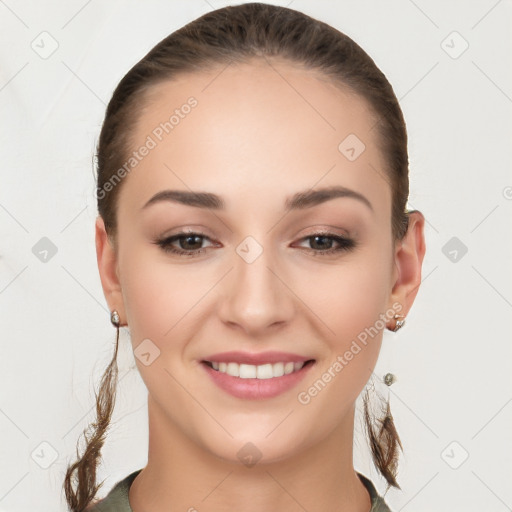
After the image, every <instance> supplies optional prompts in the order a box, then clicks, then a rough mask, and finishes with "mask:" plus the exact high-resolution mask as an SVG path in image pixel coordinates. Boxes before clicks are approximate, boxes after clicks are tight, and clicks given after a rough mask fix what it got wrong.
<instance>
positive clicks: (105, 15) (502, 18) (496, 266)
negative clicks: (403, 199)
mask: <svg viewBox="0 0 512 512" xmlns="http://www.w3.org/2000/svg"><path fill="white" fill-rule="evenodd" d="M233 3H239V2H233ZM276 3H279V4H281V5H288V6H289V7H291V8H295V9H297V10H301V11H303V12H305V13H307V14H309V15H311V16H314V17H316V18H319V19H321V20H323V21H326V22H328V23H330V24H332V25H333V26H335V27H336V28H338V29H339V30H341V31H342V32H345V33H347V34H348V35H349V36H351V37H352V38H353V39H355V41H356V42H358V43H359V44H360V45H361V46H362V47H363V48H364V49H365V50H366V51H367V52H368V53H369V54H370V55H371V56H372V58H373V59H374V60H375V62H376V63H377V65H378V66H379V67H380V68H381V69H382V70H383V71H384V73H385V74H386V76H387V77H388V79H389V80H390V82H391V83H392V85H393V87H394V89H395V92H396V94H397V97H398V98H399V99H400V102H401V106H402V109H403V111H404V115H405V118H406V121H407V125H408V132H409V138H410V145H409V151H410V163H411V166H410V168H411V193H410V202H409V207H410V208H416V209H419V210H421V211H422V212H423V213H424V214H425V216H426V219H427V226H426V239H427V254H426V257H425V262H424V270H423V272H424V273H423V276H424V282H423V284H422V286H421V288H420V291H419V294H418V297H417V300H416V303H415V305H414V306H413V309H412V311H411V314H410V315H409V317H408V319H407V324H406V326H405V327H404V328H403V329H402V330H401V331H400V332H399V333H396V334H393V333H386V334H385V337H384V341H383V348H382V353H381V359H380V360H379V363H378V367H377V370H376V373H377V374H383V373H385V372H386V371H392V372H393V373H395V374H396V375H397V377H398V381H397V382H396V383H395V384H394V385H393V386H392V387H391V388H389V389H390V392H391V405H392V411H393V414H394V416H395V421H396V425H397V428H398V431H399V433H400V435H401V439H402V442H403V445H404V455H403V456H402V457H401V459H400V469H399V476H398V479H399V482H400V484H401V487H402V491H398V490H395V489H391V490H390V491H389V492H388V494H387V495H386V501H387V502H388V504H389V505H390V506H391V508H392V509H393V510H394V511H400V510H403V511H405V512H408V511H413V510H414V511H416V512H426V511H429V512H430V511H434V510H435V511H436V512H442V511H465V512H470V511H480V510H486V511H496V512H501V511H505V510H511V507H512V486H510V482H511V481H512V440H511V432H512V429H511V426H512V383H511V378H510V376H511V374H512V364H511V352H512V348H511V347H512V343H511V336H510V335H511V325H512V324H511V312H512V287H511V270H512V266H511V261H512V258H511V256H512V255H511V246H512V244H511V236H510V233H512V230H511V224H512V222H511V218H512V216H511V213H512V188H511V187H512V175H511V149H510V148H511V139H510V135H511V133H512V132H511V119H512V117H511V111H512V83H511V82H512V80H511V75H512V72H511V62H512V61H511V59H510V56H511V51H510V50H511V30H510V26H511V19H512V6H511V2H510V1H507V0H502V1H496V0H481V1H468V0H464V1H463V0H460V1H453V0H451V1H442V0H436V1H432V0H430V1H427V0H415V1H414V2H413V1H412V0H393V1H381V0H373V1H370V0H364V1H361V0H357V1H356V0H351V1H348V0H343V1H337V2H334V1H331V2H329V1H326V0H322V1H318V0H317V1H305V0H294V1H292V2H289V0H287V1H284V2H276ZM224 5H227V2H224V1H223V2H220V1H219V2H214V1H212V0H210V1H209V2H206V1H205V0H191V1H188V2H184V1H181V2H178V1H175V0H174V1H170V0H167V1H145V2H142V1H140V2H135V1H127V0H124V1H117V2H115V1H110V2H101V1H100V0H90V1H84V0H73V1H67V2H56V1H53V2H52V1H41V2H28V1H21V0H18V1H15V0H1V1H0V59H1V60H0V109H1V110H0V112H1V131H0V137H1V151H2V153H1V165H0V172H1V186H0V229H1V232H0V237H1V238H0V240H1V246H0V251H1V254H0V255H1V259H0V308H1V324H0V329H1V332H0V337H1V356H0V375H1V392H0V393H1V398H0V432H1V436H0V511H15V512H17V511H24V512H25V511H27V512H28V511H32V510H37V511H41V512H44V511H52V512H55V511H57V510H62V511H64V510H66V507H65V505H64V497H63V496H64V495H63V492H62V480H63V477H64V472H65V468H66V466H67V464H68V463H69V462H70V460H72V459H73V460H74V452H75V444H76V441H77V438H78V436H79V434H80V433H81V432H82V430H83V428H84V427H85V426H86V425H87V424H88V422H89V421H91V420H93V419H94V415H93V412H94V395H93V391H92V390H93V387H94V386H96V385H97V383H98V380H99V377H100V376H101V373H102V372H103V370H104V368H105V366H106V364H107V363H108V361H109V360H110V357H111V354H112V349H113V346H114V345H113V343H114V330H113V329H112V326H111V325H110V321H109V314H108V309H107V305H106V302H105V300H104V298H103V293H102V289H101V285H100V280H99V276H98V271H97V266H96V255H95V249H94V220H95V217H96V204H95V197H94V186H95V183H94V174H93V161H92V158H93V154H94V151H95V145H96V142H97V137H98V134H99V130H100V126H101V123H102V120H103V115H104V111H105V106H106V103H107V102H108V100H109V99H110V96H111V94H112V91H113V89H114V87H115V86H116V85H117V83H118V81H119V80H120V79H121V78H122V76H123V75H124V74H125V73H126V72H127V71H128V69H129V68H130V67H131V66H132V65H133V64H134V63H135V62H137V61H138V60H139V59H140V58H141V57H143V56H144V55H145V54H146V53H147V51H149V50H150V49H151V48H152V47H153V46H154V44H156V43H157V42H158V41H160V40H161V39H162V38H163V37H165V36H167V35H168V34H169V33H170V32H172V31H174V30H175V29H177V28H179V27H181V26H182V25H184V24H185V23H186V22H188V21H191V20H192V19H194V18H196V17H198V16H199V15H201V14H204V13H206V12H207V11H209V10H211V9H212V8H218V7H222V6H224ZM44 31H46V32H48V33H49V34H50V35H51V36H50V38H49V36H48V35H42V36H41V35H40V34H41V33H42V32H44ZM453 31H457V32H458V33H459V34H460V36H461V37H459V36H457V35H453V34H452V32H453ZM43 37H44V38H46V39H45V43H44V44H45V48H47V49H48V48H51V38H53V39H54V40H55V41H56V42H57V43H58V48H57V49H56V51H55V52H54V53H53V54H52V55H50V56H47V58H42V57H41V56H40V55H39V54H38V53H37V52H36V51H35V50H34V49H33V48H32V46H31V45H33V46H36V45H39V47H42V46H43V44H42V43H41V38H43ZM33 41H34V43H33ZM443 41H444V43H443ZM464 41H466V42H467V44H469V47H468V48H467V50H466V51H464V53H462V54H461V55H458V53H459V52H460V51H461V50H462V49H463V48H464V44H465V42H464ZM39 51H42V50H39ZM450 52H451V55H450V54H449V53H450ZM454 56H457V58H454ZM43 237H47V238H49V239H50V240H51V241H52V243H53V244H55V246H56V249H57V252H56V254H55V255H54V256H53V257H51V258H49V259H48V261H46V262H43V261H41V260H40V259H39V258H38V257H36V255H35V254H34V253H33V250H32V248H33V247H34V246H35V245H36V244H37V243H38V241H39V240H40V239H41V238H43ZM452 237H457V239H458V240H459V241H460V242H457V243H458V244H459V245H460V243H463V244H464V245H465V246H466V247H467V249H468V250H467V253H466V254H465V255H463V256H461V254H462V253H461V252H460V250H459V252H458V253H457V259H456V261H452V260H453V258H454V256H453V255H454V254H455V253H453V252H452V255H451V256H450V257H447V256H446V255H445V254H444V253H443V247H444V246H445V244H446V243H447V242H448V241H449V240H450V239H452ZM448 248H449V249H450V246H448ZM450 250H451V249H450ZM445 252H448V250H446V249H445ZM122 334H123V337H122V339H121V342H122V343H121V344H122V346H123V347H124V349H125V350H123V351H122V353H121V354H120V377H122V380H121V382H120V385H119V392H118V400H117V406H116V411H115V415H114V422H113V424H112V429H111V431H110V434H109V436H108V440H107V443H106V445H105V448H104V450H103V464H102V466H101V469H100V473H99V479H100V480H102V479H106V480H105V483H104V486H103V488H102V489H101V491H100V493H99V495H100V496H103V495H105V494H106V493H107V492H108V490H109V489H110V488H111V487H112V486H113V485H114V484H115V483H116V482H117V481H118V480H120V479H121V478H124V477H125V476H126V475H127V474H128V473H129V472H131V471H134V470H136V469H139V468H141V467H143V466H144V465H145V462H146V456H147V435H148V432H147V417H146V415H147V409H146V389H145V387H144V385H143V383H142V381H141V379H140V377H139V375H138V373H137V370H136V369H135V366H134V362H133V355H132V354H131V352H129V350H128V349H127V347H128V346H129V339H128V337H127V333H125V332H123V333H122ZM381 390H382V388H381ZM356 420H357V418H356ZM356 429H357V434H356V459H355V464H356V469H358V470H359V471H361V472H363V473H364V474H366V475H367V476H369V477H370V478H371V479H372V480H373V482H374V483H375V485H376V487H377V488H378V490H379V492H381V493H382V492H383V490H384V489H385V485H384V484H385V482H384V480H383V479H382V478H381V477H379V475H378V474H377V472H376V470H375V468H374V467H373V466H372V464H371V461H370V458H369V454H368V451H367V448H366V441H365V438H364V436H363V434H362V431H361V429H360V427H359V426H358V424H356ZM453 442H455V443H454V444H452V443H453ZM41 443H48V444H43V445H41ZM447 447H448V448H447ZM466 456H467V459H466V460H464V457H466ZM54 457H55V460H54V461H53V458H54ZM41 465H43V466H45V465H46V466H48V465H49V466H48V467H47V468H46V469H45V468H43V467H41Z"/></svg>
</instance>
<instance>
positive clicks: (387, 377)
mask: <svg viewBox="0 0 512 512" xmlns="http://www.w3.org/2000/svg"><path fill="white" fill-rule="evenodd" d="M382 380H383V381H384V384H386V386H391V384H393V383H395V382H396V376H395V375H394V374H392V373H386V375H384V378H383V379H382Z"/></svg>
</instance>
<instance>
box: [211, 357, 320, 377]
mask: <svg viewBox="0 0 512 512" xmlns="http://www.w3.org/2000/svg"><path fill="white" fill-rule="evenodd" d="M314 362H315V360H314V359H308V360H306V361H296V362H293V361H286V362H285V361H280V362H276V363H264V364H259V365H254V364H245V363H237V362H235V361H206V360H203V361H201V363H202V364H204V365H206V366H208V367H210V368H211V369H212V370H214V371H216V372H219V373H224V374H226V375H229V376H230V377H237V378H239V379H259V380H266V379H275V378H279V377H283V376H285V375H290V374H292V373H297V372H299V371H300V370H302V369H303V368H304V367H306V366H308V365H312V364H313V363H314Z"/></svg>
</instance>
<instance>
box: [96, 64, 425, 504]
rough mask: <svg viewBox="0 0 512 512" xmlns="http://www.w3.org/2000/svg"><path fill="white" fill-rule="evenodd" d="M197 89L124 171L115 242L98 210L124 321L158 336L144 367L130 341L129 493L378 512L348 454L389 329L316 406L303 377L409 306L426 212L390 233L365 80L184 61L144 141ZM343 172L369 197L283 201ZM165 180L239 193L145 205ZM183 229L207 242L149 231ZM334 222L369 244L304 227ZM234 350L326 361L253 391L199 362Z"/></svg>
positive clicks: (107, 273)
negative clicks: (140, 398) (142, 453)
mask: <svg viewBox="0 0 512 512" xmlns="http://www.w3.org/2000/svg"><path fill="white" fill-rule="evenodd" d="M284 78H285V79H284ZM190 96H194V97H195V98H196V99H197V101H198V105H197V107H195V108H194V109H193V110H192V111H191V112H190V114H188V115H187V116H186V117H185V118H184V119H181V121H180V124H179V125H178V126H176V127H175V128H174V130H173V131H172V132H171V133H170V134H168V135H166V136H165V137H164V139H163V140H162V142H160V143H159V144H158V145H157V147H156V148H154V149H152V150H151V151H150V152H149V154H148V155H147V156H146V157H145V158H144V159H143V160H142V161H141V162H140V163H139V164H138V165H137V166H136V168H134V169H133V170H132V171H131V173H130V174H129V175H127V176H126V178H125V179H124V181H123V183H122V189H121V191H120V196H119V203H118V210H117V211H118V233H117V238H116V244H117V246H116V247H114V245H113V244H112V243H111V240H110V239H109V238H108V237H107V234H106V232H105V228H104V224H103V221H102V219H101V217H98V219H97V222H96V247H97V257H98V267H99V272H100V277H101V282H102V287H103V290H104V294H105V297H106V300H107V302H108V306H109V308H110V309H111V310H112V309H117V311H118V312H119V314H120V318H121V324H122V325H126V324H127V325H128V326H129V330H130V335H131V340H132V346H133V348H134V349H136V348H137V346H138V345H139V344H140V343H141V342H142V340H145V339H150V340H151V343H153V344H154V345H152V346H156V347H158V349H159V350H160V355H159V357H157V358H156V359H155V360H154V361H153V362H152V363H151V364H150V365H148V366H146V365H144V364H143V363H142V362H141V361H140V360H139V359H138V358H135V360H136V363H137V366H138V369H139V371H140V374H141V376H142V378H143V380H144V382H145V384H146V386H147V388H148V413H149V453H148V464H147V466H146V467H145V468H144V469H143V471H142V472H141V473H140V474H139V475H138V477H137V478H136V479H135V481H134V483H133V484H132V486H131V489H130V493H129V498H130V503H131V506H132V508H133V510H134V512H142V511H143V510H150V509H151V510H152V511H154V512H159V511H164V510H166V511H169V510H189V509H191V507H194V508H195V509H197V510H201V511H216V512H220V511H228V510H230V511H231V510H245V511H254V512H256V511H261V510H266V511H277V510H279V511H280V512H283V511H285V512H288V511H299V510H301V511H302V510H304V509H306V510H308V511H311V512H312V511H325V510H345V511H349V512H352V511H354V512H355V511H358V512H368V510H370V498H369V495H368V492H367V491H366V489H365V488H364V486H363V485H362V483H361V482H360V480H359V478H358V477H357V475H356V473H355V470H354V467H353V451H352V446H353V436H354V410H355V409H354V408H355V401H356V399H357V397H358V395H359V394H360V393H361V391H362V390H363V388H364V386H365V384H366V383H367V382H368V379H369V378H370V376H371V373H372V371H373V369H374V367H375V363H376V361H377V358H378V354H379V351H380V347H381V342H382V331H380V332H379V334H378V335H377V336H375V337H374V338H372V339H371V341H370V342H369V343H368V344H367V345H366V346H363V348H362V350H361V351H360V352H359V353H358V354H357V355H356V356H354V358H353V359H352V360H351V361H350V362H348V364H347V365H346V366H345V367H344V368H343V370H342V371H341V372H339V373H338V374H337V375H336V377H335V378H333V379H332V380H331V381H330V382H329V383H328V385H327V386H325V388H324V389H323V390H322V391H321V392H320V393H318V394H317V396H315V397H314V398H312V400H311V401H310V402H309V403H308V404H307V405H303V404H301V403H299V401H298V399H297V394H298V393H299V392H300V391H304V390H307V389H308V387H309V386H311V385H312V384H313V383H314V382H315V381H316V380H317V379H318V378H320V377H321V375H322V374H323V373H324V372H325V371H326V370H327V369H328V368H329V367H330V366H332V364H333V363H334V362H335V361H336V358H337V356H338V355H342V354H344V353H345V352H346V351H347V350H348V349H349V347H350V345H351V343H352V341H353V340H354V339H356V338H357V335H358V334H359V333H360V332H361V331H364V329H365V328H367V327H370V326H372V325H374V324H375V322H376V320H377V319H378V318H379V315H380V314H382V313H384V312H385V311H386V310H388V309H389V308H391V307H392V305H393V304H395V303H397V302H398V303H399V304H400V305H402V307H403V309H402V311H401V312H400V313H401V314H403V315H407V313H408V311H409V309H410V307H411V306H412V303H413V301H414V299H415V297H416V293H417V291H418V287H419V285H420V282H421V265H422V261H423V256H424V252H425V244H424V234H423V229H424V217H423V215H422V214H421V213H420V212H414V213H412V214H411V218H410V225H409V230H408V232H407V235H406V236H405V238H404V239H403V240H402V241H400V242H396V243H395V241H394V240H393V238H392V232H391V189H390V187H389V183H388V181H387V180H386V179H384V178H383V176H384V177H385V172H384V165H385V163H384V159H383V156H382V155H381V153H380V151H379V150H378V148H377V141H376V139H375V137H376V135H377V134H376V130H372V127H373V125H374V123H375V118H374V116H373V114H372V112H371V111H370V109H369V107H368V105H367V104H366V102H365V101H364V100H363V99H362V98H360V97H359V96H357V95H355V94H354V93H351V92H349V91H342V90H340V89H339V88H336V87H334V86H333V85H332V84H330V83H329V82H328V81H327V80H326V79H324V78H322V77H319V76H318V75H316V74H313V73H311V72H310V71H308V72H306V71H304V70H303V69H300V68H298V67H296V66H294V65H291V64H288V63H286V62H284V61H277V60H273V61H272V65H270V63H269V62H266V61H264V60H253V61H251V62H250V63H246V64H231V65H230V66H228V67H227V68H225V67H224V66H222V67H219V68H216V69H214V70H211V71H204V72H197V73H195V74H190V75H188V76H184V75H181V76H180V77H179V78H178V79H177V80H173V81H172V82H165V83H161V84H159V85H158V86H156V87H154V88H153V89H152V91H151V94H150V97H148V99H147V100H146V108H145V110H144V113H143V114H142V116H141V117H140V119H139V121H138V125H137V128H136V130H135V132H134V133H133V140H134V149H136V148H137V147H139V146H140V145H142V144H143V143H144V141H145V140H146V138H147V136H148V135H149V134H151V133H152V131H153V130H154V129H155V127H156V126H158V125H159V124H160V123H161V122H162V121H164V120H166V119H168V117H169V114H168V112H171V113H172V111H174V109H176V108H179V107H180V106H181V105H182V104H184V103H185V102H186V100H187V98H189V97H190ZM351 133H354V134H356V135H357V137H358V138H359V139H360V140H362V141H363V142H364V144H365V145H366V149H365V151H364V152H363V153H362V154H361V155H360V156H359V157H358V158H357V159H356V160H355V161H353V162H351V161H349V160H348V159H347V158H346V157H345V156H344V155H343V154H341V152H340V151H339V150H338V145H339V144H340V142H341V141H342V140H343V139H344V138H345V137H346V136H347V135H348V134H351ZM370 164H371V165H370ZM375 169H377V170H381V171H380V172H376V171H375ZM330 185H342V186H344V187H347V188H350V189H352V190H355V191H357V192H359V193H361V194H363V195H364V196H365V197H366V198H367V199H368V200H369V201H370V203H371V205H372V208H373V210H371V209H370V208H368V207H367V206H366V205H365V204H363V202H361V201H358V200H357V199H354V198H349V197H343V198H336V199H332V200H330V201H327V202H324V203H321V204H319V205H316V206H313V207H311V208H307V209H303V210H297V211H290V212H286V210H285V209H284V201H285V199H286V198H287V197H290V196H292V195H293V194H295V193H296V192H298V191H302V190H308V189H311V188H315V189H317V188H320V187H324V186H330ZM164 189H178V190H193V191H202V192H213V193H216V194H218V195H220V196H222V198H223V199H224V201H225V202H226V209H225V210H224V211H215V210H208V209H200V208H195V207H192V206H186V205H181V204H177V203H171V202H160V203H156V204H154V205H152V206H149V207H147V208H145V209H143V210H141V208H142V206H143V205H144V204H145V203H146V201H148V200H149V198H150V197H152V196H153V195H154V194H155V193H157V192H159V191H161V190H164ZM182 228H190V230H191V231H194V232H196V231H198V230H199V231H202V232H204V233H205V234H206V235H207V237H208V238H204V239H202V240H203V242H202V245H201V241H199V242H198V243H196V244H195V245H194V241H193V240H192V241H191V242H190V241H189V245H187V240H182V244H181V245H180V243H179V241H175V242H174V244H173V246H174V247H177V248H181V249H182V250H187V249H188V250H189V252H190V251H191V250H193V249H194V248H205V249H206V250H205V252H203V253H202V254H200V255H199V256H197V257H180V256H177V255H173V254H169V253H166V252H164V250H163V249H162V248H160V247H159V246H158V245H156V244H155V243H153V242H154V241H155V239H158V238H164V237H165V236H170V235H173V234H176V233H178V232H180V231H181V230H182ZM322 228H323V229H329V231H330V232H332V233H334V234H336V235H340V236H348V237H351V238H352V239H354V240H355V242H356V244H357V245H356V247H355V248H353V249H351V250H348V251H341V252H338V253H334V254H330V255H329V254H327V255H325V256H322V255H320V254H319V253H321V252H322V249H327V248H330V247H337V243H336V242H335V241H332V242H329V240H327V241H325V242H324V245H318V244H317V245H315V240H314V239H311V238H306V237H308V236H309V237H311V236H313V235H314V234H316V233H318V232H319V231H321V230H322ZM247 236H251V237H253V238H254V239H255V240H256V241H257V242H258V243H259V244H260V246H261V247H262V249H263V252H262V254H261V255H260V256H259V257H258V258H257V259H256V260H255V261H253V262H252V263H247V262H246V261H245V260H244V259H242V258H241V257H240V256H239V255H238V254H237V252H236V249H237V247H238V246H239V244H240V243H241V242H242V241H243V240H244V239H245V238H246V237H247ZM200 240H201V239H200ZM329 244H330V245H329ZM315 251H316V253H317V255H314V254H313V253H314V252H315ZM387 325H388V326H389V327H393V326H394V321H393V320H389V321H388V322H387ZM227 350H243V351H247V352H262V351H266V350H279V351H288V352H293V353H298V354H301V355H305V356H308V358H314V359H315V360H316V362H315V365H314V367H313V368H311V369H310V373H309V375H308V376H307V377H306V379H305V380H304V381H301V382H300V383H299V384H298V385H297V386H296V387H295V388H293V389H292V390H290V391H287V392H285V393H283V394H281V395H279V396H277V397H274V398H271V399H265V400H242V399H239V398H235V397H233V396H231V395H229V394H227V393H225V392H224V391H222V390H220V389H219V388H218V387H217V386H215V385H213V384H212V383H211V380H210V378H209V376H208V375H207V374H206V373H205V371H204V369H203V368H202V367H201V366H200V361H201V360H202V359H204V358H206V356H207V355H211V354H213V353H216V352H223V351H227ZM249 441H250V442H251V443H253V444H254V445H255V446H256V447H257V448H258V450H259V452H261V459H260V460H259V461H258V462H257V464H256V465H254V466H252V467H248V466H246V465H244V464H242V463H241V461H240V460H239V459H238V457H237V452H238V451H239V450H240V449H241V448H242V447H243V446H244V445H245V444H246V443H247V442H249ZM170 507H172V508H170ZM191 510H193V509H191Z"/></svg>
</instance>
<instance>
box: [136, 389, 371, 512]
mask: <svg viewBox="0 0 512 512" xmlns="http://www.w3.org/2000/svg"><path fill="white" fill-rule="evenodd" d="M148 413H149V453H148V463H147V465H146V467H145V468H144V469H143V470H142V471H141V472H140V473H139V475H138V476H137V477H136V478H135V480H134V481H133V483H132V485H131V487H130V492H129V500H130V504H131V507H132V509H133V511H134V512H143V511H144V510H151V511H152V512H160V511H162V512H163V511H166V512H168V511H169V510H186V511H190V512H194V511H197V510H200V511H201V512H208V511H212V512H213V511H215V512H228V511H232V510H245V511H261V510H265V511H268V512H277V511H279V512H291V511H296V510H299V509H302V510H308V511H311V512H312V511H316V510H344V511H346V512H368V511H369V510H370V508H371V502H370V496H369V494H368V491H367V490H366V488H365V487H364V485H363V484H362V482H361V481H360V479H359V477H358V476H357V474H356V472H355V471H354V468H353V462H352V445H353V426H354V408H352V409H351V411H350V414H348V415H347V417H346V418H345V419H344V420H343V422H342V423H341V425H339V426H338V427H337V428H336V429H335V430H334V431H332V432H331V434H330V435H329V436H328V437H327V438H326V439H324V440H323V441H322V442H321V443H320V444H316V445H314V446H311V447H310V448H308V449H306V450H304V451H302V452H300V453H297V454H294V455H293V456H292V457H288V458H286V459H283V460H280V461H278V462H273V463H267V464H261V463H257V464H255V465H254V466H251V467H248V466H245V465H243V464H240V463H235V462H230V461H226V460H224V459H220V458H219V457H217V456H216V455H214V454H212V453H211V452H209V451H206V450H204V449H202V448H201V447H200V446H199V444H198V443H197V442H194V441H193V440H192V439H190V437H188V436H187V435H186V434H185V433H184V432H183V431H181V430H180V429H179V428H178V427H177V426H176V425H175V424H171V423H170V422H169V419H168V417H166V416H165V415H164V414H163V412H162V411H161V410H160V409H159V408H158V406H157V405H156V404H155V403H154V402H153V401H152V400H151V398H149V400H148Z"/></svg>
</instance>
